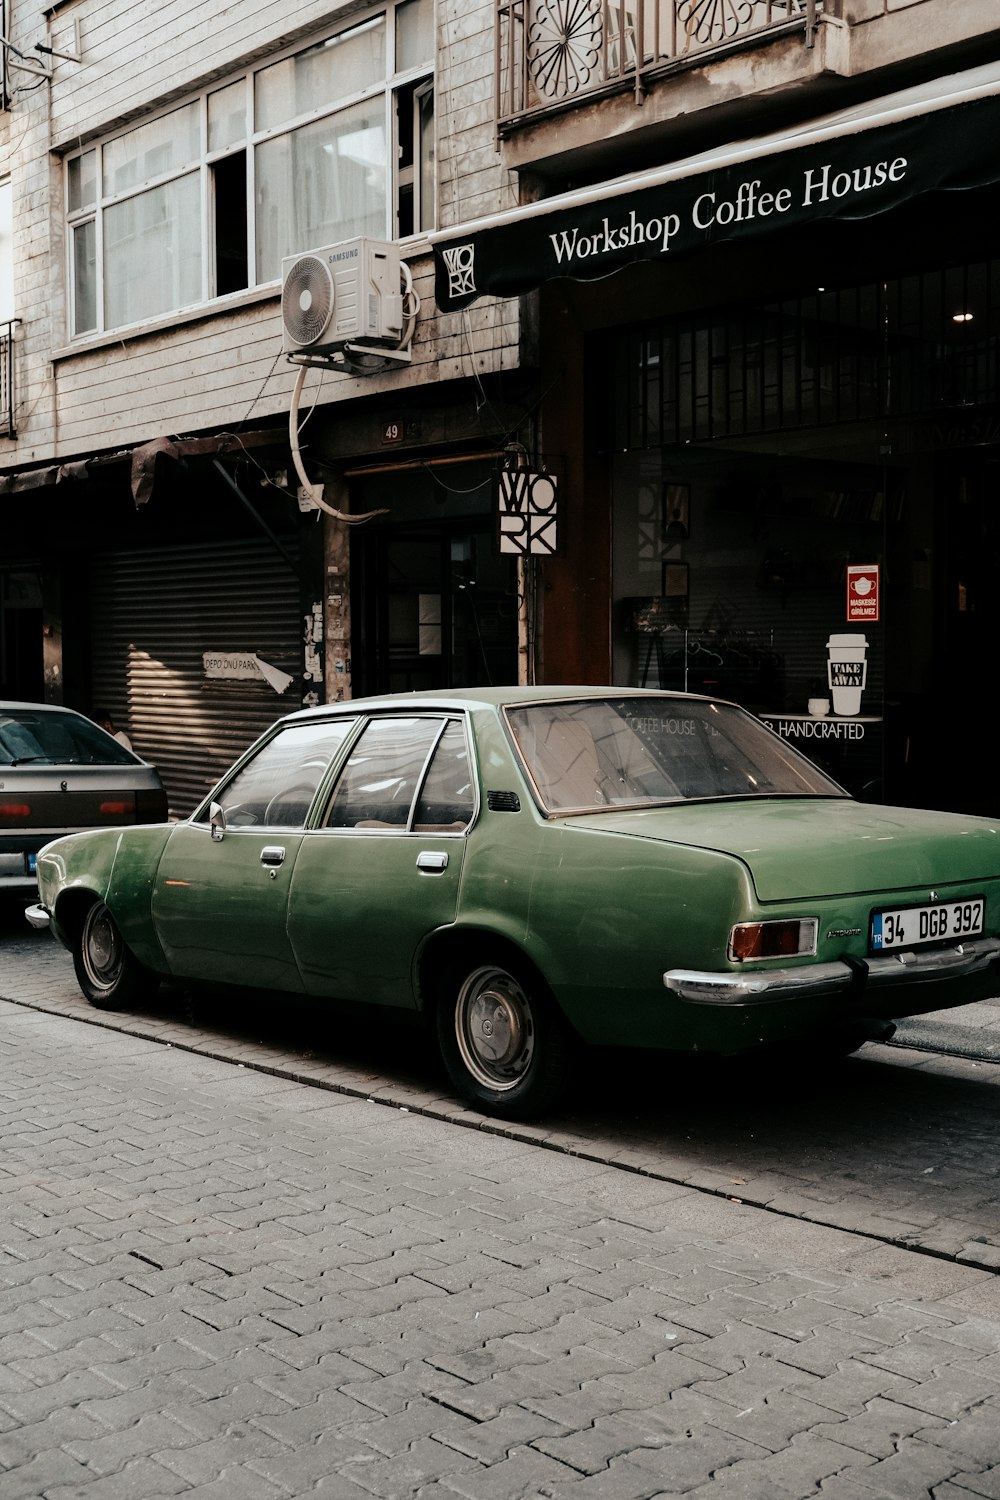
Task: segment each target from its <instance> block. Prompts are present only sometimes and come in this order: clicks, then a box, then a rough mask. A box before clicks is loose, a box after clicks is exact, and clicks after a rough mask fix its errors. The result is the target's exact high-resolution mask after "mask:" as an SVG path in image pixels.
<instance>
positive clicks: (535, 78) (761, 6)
mask: <svg viewBox="0 0 1000 1500" xmlns="http://www.w3.org/2000/svg"><path fill="white" fill-rule="evenodd" d="M824 3H825V4H826V8H827V9H831V8H832V4H833V3H835V0H498V5H497V31H496V47H497V56H496V81H497V101H496V103H497V122H498V128H499V130H500V133H501V134H504V133H506V132H508V131H510V130H511V129H512V128H513V127H514V126H516V125H518V124H521V123H524V122H526V121H528V120H534V119H536V118H538V117H539V116H541V115H544V114H548V113H555V112H556V111H559V110H562V109H565V108H566V107H567V106H568V105H572V104H574V103H576V102H577V101H579V100H582V99H585V98H590V97H592V96H594V95H595V94H601V93H619V92H621V91H622V90H623V89H626V88H628V89H632V90H634V92H635V94H636V97H637V99H641V97H642V95H643V94H644V93H645V92H646V90H647V88H648V86H649V84H650V83H651V82H652V80H653V79H654V78H655V77H656V76H657V75H658V74H660V73H663V72H670V71H673V70H676V69H678V68H683V67H684V66H694V65H695V64H698V63H702V62H704V61H705V59H706V55H707V54H711V53H720V52H728V51H733V50H735V49H737V48H741V47H746V46H752V45H755V44H757V43H759V42H761V41H763V40H765V39H770V38H771V37H773V36H774V35H775V34H776V33H781V32H796V31H798V32H801V33H802V34H803V37H804V40H805V44H806V45H807V46H808V45H811V43H812V39H813V29H814V27H815V24H816V16H817V13H818V12H820V11H821V10H822V9H823V8H824Z"/></svg>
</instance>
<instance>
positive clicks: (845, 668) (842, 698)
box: [826, 635, 868, 717]
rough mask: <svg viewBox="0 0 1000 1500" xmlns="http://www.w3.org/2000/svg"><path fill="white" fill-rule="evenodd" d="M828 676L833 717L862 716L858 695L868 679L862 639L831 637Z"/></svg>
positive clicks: (864, 642)
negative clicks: (838, 715) (841, 715)
mask: <svg viewBox="0 0 1000 1500" xmlns="http://www.w3.org/2000/svg"><path fill="white" fill-rule="evenodd" d="M826 647H827V651H828V652H829V661H828V662H827V674H828V677H829V682H830V697H831V698H832V699H833V711H834V713H835V714H843V715H845V716H847V717H850V715H851V714H859V713H860V712H861V694H862V693H863V692H864V690H865V681H866V679H867V676H868V657H867V652H868V641H867V640H866V638H865V637H864V636H863V635H831V637H830V639H829V640H828V641H827V643H826Z"/></svg>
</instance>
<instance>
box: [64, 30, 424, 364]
mask: <svg viewBox="0 0 1000 1500" xmlns="http://www.w3.org/2000/svg"><path fill="white" fill-rule="evenodd" d="M433 61H434V3H433V0H398V3H396V4H390V5H388V6H386V7H385V8H384V9H381V10H379V11H377V12H374V13H372V14H370V15H369V16H368V17H367V18H365V19H363V20H361V21H357V22H355V23H354V24H352V25H351V26H348V27H344V28H343V29H341V30H340V31H337V32H334V33H331V34H330V35H327V36H324V37H322V38H319V39H317V40H316V41H313V42H311V43H310V44H309V45H308V46H306V47H301V48H298V49H297V50H295V51H292V52H289V53H287V54H284V55H282V56H280V57H275V58H272V59H269V60H268V61H267V62H266V63H264V64H262V65H261V66H260V67H258V68H255V69H252V70H250V71H248V72H246V73H244V74H241V75H240V76H238V77H234V78H232V79H230V80H228V81H226V82H224V83H223V84H222V85H220V86H217V87H214V88H213V89H211V90H210V91H208V92H206V93H204V94H202V95H199V96H198V97H197V98H193V99H190V100H188V101H187V102H186V103H184V104H182V105H181V106H179V107H177V108H174V109H171V110H169V111H168V112H166V113H164V114H162V115H159V116H157V117H156V118H154V119H150V120H147V121H144V122H143V124H141V125H139V126H137V127H136V128H134V129H132V130H130V131H126V132H123V133H122V134H120V135H116V136H112V137H109V138H108V139H106V140H104V141H101V142H99V143H98V144H96V145H93V146H88V147H86V148H85V149H83V150H81V151H79V152H76V153H74V154H73V155H72V156H70V157H68V158H67V162H66V212H67V220H68V228H69V233H68V243H69V256H70V266H69V285H70V293H71V297H70V301H71V309H72V311H71V320H72V322H71V327H72V333H73V335H74V336H80V335H85V334H90V333H100V332H104V331H106V330H112V329H117V328H124V327H127V326H129V325H132V324H136V323H142V322H144V321H147V320H149V319H152V318H158V317H162V316H165V315H167V314H169V313H171V312H176V311H179V310H180V309H182V308H188V307H196V306H198V305H199V304H202V303H205V302H210V301H212V300H213V299H215V298H218V297H225V296H228V295H230V294H232V293H235V292H239V291H243V290H246V289H247V288H249V287H253V286H266V285H267V284H269V283H271V282H275V281H277V280H278V279H279V278H280V276H281V262H282V260H283V258H284V257H285V256H287V255H296V254H299V253H300V252H302V251H305V250H311V249H318V248H320V247H322V246H324V245H331V244H336V243H338V241H340V240H343V239H349V238H351V237H353V236H354V235H359V234H364V235H369V236H371V237H372V238H373V239H400V238H405V237H406V236H408V235H412V234H416V233H419V232H420V231H422V230H425V229H429V228H431V227H432V226H433V223H434V199H435V189H434V115H433V107H434V93H433V83H432V77H431V70H432V67H433Z"/></svg>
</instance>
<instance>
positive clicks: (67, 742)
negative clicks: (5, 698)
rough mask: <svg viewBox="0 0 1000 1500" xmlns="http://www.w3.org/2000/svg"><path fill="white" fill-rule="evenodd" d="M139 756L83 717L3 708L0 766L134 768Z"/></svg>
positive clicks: (0, 712) (1, 712) (54, 712)
mask: <svg viewBox="0 0 1000 1500" xmlns="http://www.w3.org/2000/svg"><path fill="white" fill-rule="evenodd" d="M135 763H136V757H135V756H134V755H133V754H131V752H130V751H128V750H126V749H125V746H124V745H120V744H119V743H118V741H117V740H114V739H112V738H111V736H110V734H105V732H104V730H103V729H99V728H98V726H97V725H96V724H92V723H91V722H90V720H89V719H85V718H84V717H83V715H82V714H75V713H71V712H69V711H67V712H65V713H62V712H60V711H59V710H58V709H45V710H44V711H42V710H34V709H30V708H27V709H21V708H14V709H12V708H5V709H0V765H3V766H18V765H45V766H69V765H82V766H134V765H135Z"/></svg>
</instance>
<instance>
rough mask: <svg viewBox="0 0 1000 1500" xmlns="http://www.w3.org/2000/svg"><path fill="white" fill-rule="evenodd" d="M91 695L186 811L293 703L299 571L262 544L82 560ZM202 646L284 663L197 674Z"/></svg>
mask: <svg viewBox="0 0 1000 1500" xmlns="http://www.w3.org/2000/svg"><path fill="white" fill-rule="evenodd" d="M90 597H91V643H92V652H91V655H92V673H91V686H92V704H93V707H94V711H95V712H99V711H101V710H107V711H109V712H110V713H111V714H112V715H113V717H114V719H115V721H116V723H117V724H118V725H119V726H120V727H122V728H124V729H126V730H127V732H128V734H129V736H130V737H131V740H132V745H133V749H134V750H135V752H136V754H137V755H141V756H142V758H143V760H147V761H150V762H151V763H152V764H153V765H155V766H156V767H157V768H158V769H159V772H160V775H161V776H162V777H163V781H164V784H165V786H166V788H167V798H168V801H169V804H170V814H171V816H172V817H186V816H187V815H188V813H190V812H191V811H192V810H193V809H194V808H195V806H197V804H198V803H199V802H200V801H201V800H202V798H203V797H204V796H205V793H206V792H207V791H209V790H210V789H211V787H212V786H214V784H215V783H216V781H218V779H219V777H220V776H221V775H222V773H223V772H224V771H225V770H226V769H227V768H228V767H229V766H230V765H231V763H232V762H233V761H234V760H235V759H236V757H237V756H238V755H239V754H240V753H241V752H242V751H243V750H245V749H246V747H247V745H249V744H251V743H252V742H253V741H254V740H255V739H256V738H257V736H258V735H259V734H261V733H262V732H263V731H264V730H265V729H266V728H267V727H268V726H269V725H270V724H272V723H273V722H274V720H275V719H277V718H279V717H280V716H281V715H282V714H284V713H288V712H290V711H291V710H293V709H295V708H298V707H299V706H300V698H299V695H300V692H301V682H302V651H303V648H302V624H301V620H300V595H299V580H298V577H297V576H296V574H294V573H293V572H292V570H291V569H290V568H289V566H288V565H287V563H286V562H285V561H284V560H283V559H282V557H281V556H280V554H279V553H278V552H276V551H275V549H274V548H273V547H272V546H271V545H270V544H269V543H267V542H264V541H257V540H254V541H243V542H220V543H216V544H208V545H203V546H198V547H169V548H162V549H157V550H155V551H145V552H119V553H113V554H109V555H107V556H104V557H99V558H95V559H94V561H93V564H92V568H91V595H90ZM205 652H220V653H222V652H233V653H243V654H246V655H250V654H253V653H256V654H257V656H259V657H260V658H261V660H262V661H264V662H266V663H268V664H269V665H271V666H274V667H276V668H278V669H279V671H281V672H285V673H287V674H288V675H289V676H290V677H291V678H292V681H291V683H290V684H289V685H288V686H287V687H286V688H285V690H284V692H282V693H280V694H279V693H278V692H276V691H275V688H274V687H273V686H271V685H270V684H269V683H268V682H267V681H266V680H265V679H264V678H263V677H262V676H257V677H254V678H251V679H249V680H228V679H219V678H211V677H208V676H206V673H205V667H204V662H203V659H202V658H203V654H204V653H205Z"/></svg>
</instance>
